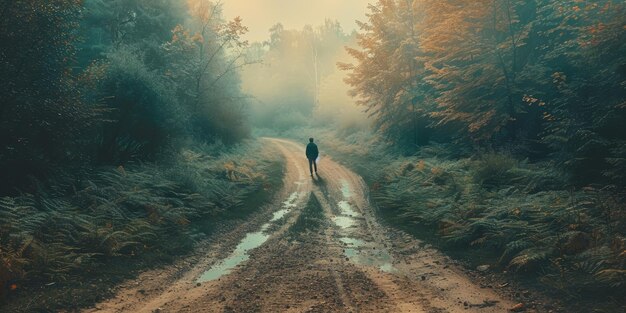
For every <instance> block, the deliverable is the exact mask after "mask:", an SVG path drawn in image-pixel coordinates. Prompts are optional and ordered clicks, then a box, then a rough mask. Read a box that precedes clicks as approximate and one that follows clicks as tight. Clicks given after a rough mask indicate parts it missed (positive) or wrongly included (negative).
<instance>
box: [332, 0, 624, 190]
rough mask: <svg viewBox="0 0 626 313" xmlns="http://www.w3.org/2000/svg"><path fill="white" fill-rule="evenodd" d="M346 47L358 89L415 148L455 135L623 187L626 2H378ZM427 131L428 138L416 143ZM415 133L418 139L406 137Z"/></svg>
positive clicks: (392, 131) (390, 130)
mask: <svg viewBox="0 0 626 313" xmlns="http://www.w3.org/2000/svg"><path fill="white" fill-rule="evenodd" d="M369 9H370V10H369V11H370V12H369V14H368V19H367V21H366V22H362V23H360V24H359V25H360V28H361V31H360V33H359V35H358V45H359V48H358V49H357V48H348V52H349V53H350V54H351V55H352V56H353V57H354V58H355V59H356V63H355V64H340V68H341V69H344V70H346V71H348V78H347V80H346V82H347V83H348V84H349V85H351V87H352V95H353V96H355V97H356V98H357V100H358V103H359V104H361V105H363V106H364V107H365V108H366V109H367V110H368V112H369V113H370V115H371V116H372V117H373V119H374V121H375V125H376V126H377V128H378V130H379V131H380V132H381V133H382V134H384V135H386V136H387V137H388V138H390V139H391V140H393V141H395V142H396V143H399V144H402V145H404V146H408V144H409V143H412V144H420V143H421V144H424V143H427V142H428V141H429V139H432V138H434V139H435V140H437V141H440V142H441V141H445V142H450V141H451V138H449V134H453V135H454V137H455V138H457V139H460V140H461V141H462V142H464V143H465V144H468V143H473V145H474V146H477V147H482V148H485V147H489V148H492V147H502V146H512V147H514V148H515V149H516V150H519V151H520V152H522V153H523V156H524V157H526V156H528V157H531V158H537V157H539V158H542V157H549V156H550V157H553V158H554V159H555V161H556V163H557V165H559V166H562V167H564V168H567V169H568V170H569V172H570V173H571V176H570V177H571V178H572V182H574V183H575V184H578V185H584V184H589V183H600V184H604V183H610V184H616V185H620V186H623V184H624V181H626V179H624V178H625V177H624V174H623V173H626V171H624V166H625V164H626V162H625V161H624V160H626V155H625V152H626V151H625V150H624V146H625V144H626V141H625V139H626V138H624V134H626V129H625V128H624V127H625V126H624V125H626V124H625V123H623V121H624V119H625V118H626V111H625V110H626V106H625V105H624V101H625V99H626V89H625V87H624V86H626V85H625V84H624V80H625V79H626V74H625V73H626V72H624V69H625V68H626V57H624V56H625V55H626V53H625V52H626V45H625V42H626V41H624V40H623V38H624V35H625V34H626V28H624V18H623V17H624V12H625V10H626V6H625V5H624V3H623V1H615V0H605V1H579V0H570V1H556V0H533V1H509V0H497V1H474V2H471V3H470V2H463V1H457V0H445V1H424V0H415V1H398V0H393V1H378V2H377V3H375V4H372V5H370V7H369ZM420 134H421V135H423V137H422V140H420V138H418V137H419V136H421V135H420ZM407 139H409V140H407Z"/></svg>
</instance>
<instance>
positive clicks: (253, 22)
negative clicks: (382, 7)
mask: <svg viewBox="0 0 626 313" xmlns="http://www.w3.org/2000/svg"><path fill="white" fill-rule="evenodd" d="M373 2H375V0H223V1H222V3H223V4H224V17H225V18H226V19H229V20H230V19H232V18H234V17H236V16H241V18H243V23H244V25H246V26H248V28H249V29H250V32H249V33H248V35H247V37H246V39H248V40H250V41H263V40H267V39H268V37H269V29H270V27H272V25H274V24H276V23H278V22H280V23H282V24H283V25H284V26H285V28H287V29H292V28H295V29H301V28H302V27H303V26H304V25H306V24H311V25H320V24H322V23H323V22H324V19H325V18H331V19H333V20H338V21H339V22H340V23H341V25H342V26H343V29H344V30H345V31H346V32H350V31H352V30H353V29H355V28H356V24H355V23H354V20H361V21H363V20H365V13H366V11H367V4H368V3H373Z"/></svg>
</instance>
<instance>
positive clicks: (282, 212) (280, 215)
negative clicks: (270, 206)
mask: <svg viewBox="0 0 626 313" xmlns="http://www.w3.org/2000/svg"><path fill="white" fill-rule="evenodd" d="M289 211H291V210H289V209H280V210H278V211H276V212H274V216H272V219H271V220H270V222H276V221H278V220H279V219H281V218H283V217H284V216H285V215H286V214H287V213H289Z"/></svg>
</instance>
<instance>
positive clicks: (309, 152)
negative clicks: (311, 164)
mask: <svg viewBox="0 0 626 313" xmlns="http://www.w3.org/2000/svg"><path fill="white" fill-rule="evenodd" d="M319 154H320V152H319V151H318V150H317V145H316V144H314V143H312V142H309V144H308V145H306V157H307V158H308V159H310V160H314V159H317V156H318V155H319Z"/></svg>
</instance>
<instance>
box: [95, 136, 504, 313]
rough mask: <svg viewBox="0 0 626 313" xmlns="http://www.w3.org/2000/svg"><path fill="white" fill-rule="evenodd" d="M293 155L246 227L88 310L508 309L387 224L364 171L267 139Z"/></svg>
mask: <svg viewBox="0 0 626 313" xmlns="http://www.w3.org/2000/svg"><path fill="white" fill-rule="evenodd" d="M263 140H266V141H267V143H268V145H271V147H273V148H275V149H276V151H278V152H280V153H282V154H283V155H284V158H285V162H286V166H285V173H284V174H285V176H284V188H283V190H282V191H281V192H279V194H278V195H277V198H276V200H275V202H274V204H273V205H269V206H266V207H264V208H262V209H261V210H260V213H259V214H257V215H255V216H254V217H253V218H251V219H250V220H249V221H248V222H246V224H245V225H244V226H243V227H238V228H237V229H236V230H234V231H231V232H228V233H225V234H222V235H220V236H219V237H218V238H216V239H215V240H213V241H212V242H208V243H206V244H204V245H203V246H202V247H200V248H199V250H198V254H197V255H196V256H195V257H192V258H189V259H186V260H181V261H180V262H178V263H177V264H176V265H174V266H172V267H169V268H166V269H160V270H153V271H148V272H146V273H144V274H142V275H141V276H140V277H139V278H138V279H137V280H135V281H131V282H128V283H126V284H124V285H123V286H120V287H119V289H118V290H117V295H116V296H115V297H114V298H112V299H109V300H107V301H105V302H103V303H100V304H98V305H96V306H95V307H94V308H91V309H89V310H86V311H87V312H507V309H509V308H511V307H513V306H514V303H511V302H510V301H508V300H506V299H503V298H502V297H500V296H498V295H497V294H496V293H494V291H493V290H492V289H489V288H480V286H478V285H476V284H474V283H472V282H471V281H470V280H469V279H468V278H467V277H466V276H465V275H464V274H463V272H462V271H461V270H460V269H458V268H457V267H456V266H455V265H454V264H453V262H451V261H450V260H449V259H448V258H447V257H446V256H444V255H442V254H441V253H439V252H437V251H436V250H434V249H431V248H427V246H426V247H425V245H424V244H423V243H421V242H420V241H417V240H415V239H412V238H411V237H409V236H407V235H403V234H400V233H398V232H395V231H391V230H387V229H385V228H384V227H382V226H381V225H380V224H379V223H378V221H377V219H376V217H375V215H374V212H373V210H372V207H371V206H370V204H369V202H368V197H367V193H368V191H367V186H366V185H365V184H364V183H363V180H362V179H361V178H360V177H359V176H358V175H356V174H355V173H353V172H351V171H350V170H348V169H347V168H345V167H344V166H341V165H339V164H338V163H336V162H334V161H333V160H332V159H330V158H329V157H324V158H323V159H322V160H321V161H320V162H319V176H314V177H311V176H309V173H308V168H307V162H306V160H305V159H304V147H303V146H301V145H299V144H296V143H293V142H290V141H286V140H281V139H269V138H266V139H263Z"/></svg>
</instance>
